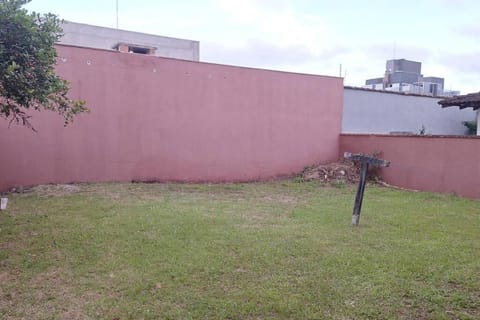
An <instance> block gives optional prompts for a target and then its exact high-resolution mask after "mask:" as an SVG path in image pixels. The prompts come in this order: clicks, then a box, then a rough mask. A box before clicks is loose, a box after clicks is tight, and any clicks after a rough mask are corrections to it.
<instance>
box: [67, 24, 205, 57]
mask: <svg viewBox="0 0 480 320" xmlns="http://www.w3.org/2000/svg"><path fill="white" fill-rule="evenodd" d="M62 28H63V33H64V36H63V37H62V38H61V39H60V41H59V43H61V44H65V45H74V46H80V47H87V48H96V49H105V50H115V48H116V46H117V45H118V44H119V43H128V44H135V45H140V46H146V47H154V48H156V50H155V55H156V56H159V57H167V58H176V59H184V60H192V61H198V60H199V56H200V51H199V42H198V41H193V40H185V39H177V38H170V37H163V36H157V35H151V34H145V33H140V32H132V31H126V30H119V29H113V28H106V27H99V26H92V25H88V24H83V23H75V22H70V21H66V22H64V23H63V24H62Z"/></svg>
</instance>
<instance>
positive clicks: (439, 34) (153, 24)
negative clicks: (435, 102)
mask: <svg viewBox="0 0 480 320" xmlns="http://www.w3.org/2000/svg"><path fill="white" fill-rule="evenodd" d="M118 2H119V26H120V28H121V29H126V30H132V31H139V32H145V33H152V34H158V35H163V36H170V37H177V38H185V39H191V40H198V41H200V60H201V61H207V62H215V63H222V64H231V65H239V66H249V67H258V68H266V69H274V70H285V71H292V72H302V73H313V74H321V75H331V76H338V75H339V74H340V64H342V76H344V77H345V84H346V85H355V86H361V85H363V84H364V81H365V79H368V78H374V77H381V76H383V74H384V72H385V61H386V60H387V59H392V58H405V59H410V60H415V61H420V62H422V73H423V74H424V75H425V76H437V77H443V78H445V89H452V90H461V91H462V93H469V92H478V91H480V1H478V0H416V1H412V0H402V1H398V0H396V1H386V0H385V1H374V0H363V1H356V0H328V1H324V0H135V1H133V0H118ZM27 8H28V9H29V10H33V11H37V12H52V13H55V14H58V15H59V16H60V17H61V18H63V19H65V20H70V21H74V22H81V23H88V24H95V25H100V26H106V27H115V26H116V13H115V12H116V1H115V0H78V1H75V0H70V1H65V0H33V1H32V2H31V3H30V4H29V5H28V6H27Z"/></svg>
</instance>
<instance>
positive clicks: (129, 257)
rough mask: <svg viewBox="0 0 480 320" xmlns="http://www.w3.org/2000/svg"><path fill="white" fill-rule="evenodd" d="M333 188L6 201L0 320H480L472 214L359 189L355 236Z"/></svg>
mask: <svg viewBox="0 0 480 320" xmlns="http://www.w3.org/2000/svg"><path fill="white" fill-rule="evenodd" d="M335 185H336V187H334V186H329V185H325V184H322V183H321V182H319V181H318V180H314V181H311V182H303V179H302V182H300V181H299V180H298V179H296V180H295V179H292V180H282V181H276V182H267V183H253V184H221V185H209V184H141V183H134V184H113V183H112V184H92V185H86V184H85V185H82V184H80V185H49V186H39V187H36V188H34V189H32V190H28V192H25V193H23V194H11V195H9V207H8V210H7V211H0V318H1V319H9V320H10V319H110V320H113V319H118V320H120V319H339V320H340V319H342V320H346V319H480V277H479V276H478V275H479V274H480V233H479V232H478V230H480V203H479V202H478V201H473V200H466V199H462V198H459V197H455V196H451V195H437V194H431V193H421V192H408V191H401V190H392V189H387V188H382V187H378V186H374V185H371V186H368V187H367V191H366V194H365V200H364V204H363V209H362V218H361V222H360V226H359V227H356V228H355V227H352V226H351V225H350V221H351V219H350V218H351V216H350V215H351V210H352V205H353V200H354V193H355V187H354V186H352V185H349V184H335ZM25 191H26V190H25Z"/></svg>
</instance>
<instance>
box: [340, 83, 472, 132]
mask: <svg viewBox="0 0 480 320" xmlns="http://www.w3.org/2000/svg"><path fill="white" fill-rule="evenodd" d="M439 100H441V99H440V98H433V97H428V96H424V97H421V96H414V95H406V94H401V93H393V92H381V91H374V90H365V89H361V88H349V87H346V88H345V90H344V102H343V119H342V132H344V133H380V134H388V133H391V132H411V133H420V131H421V130H422V128H425V133H426V134H440V135H463V134H465V133H466V131H467V130H466V128H465V126H464V125H463V124H462V122H463V121H473V120H475V119H476V114H475V112H474V111H472V109H471V108H469V109H463V110H460V109H459V108H457V107H450V108H442V107H441V106H440V105H439V104H438V103H437V102H438V101H439Z"/></svg>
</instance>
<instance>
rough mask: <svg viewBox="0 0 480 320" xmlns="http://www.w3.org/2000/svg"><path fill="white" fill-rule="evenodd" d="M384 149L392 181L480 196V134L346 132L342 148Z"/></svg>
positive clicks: (387, 177)
mask: <svg viewBox="0 0 480 320" xmlns="http://www.w3.org/2000/svg"><path fill="white" fill-rule="evenodd" d="M345 151H348V152H354V153H372V152H375V151H380V152H381V154H382V155H381V157H382V158H384V159H386V160H389V161H391V165H390V167H389V168H386V169H383V170H382V177H383V178H384V180H385V181H386V182H387V183H390V184H392V185H396V186H400V187H404V188H409V189H417V190H424V191H433V192H442V193H449V192H452V193H456V194H458V195H461V196H465V197H469V198H477V199H480V137H454V136H392V135H361V134H359V135H356V134H342V135H341V138H340V152H341V154H343V152H345Z"/></svg>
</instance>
